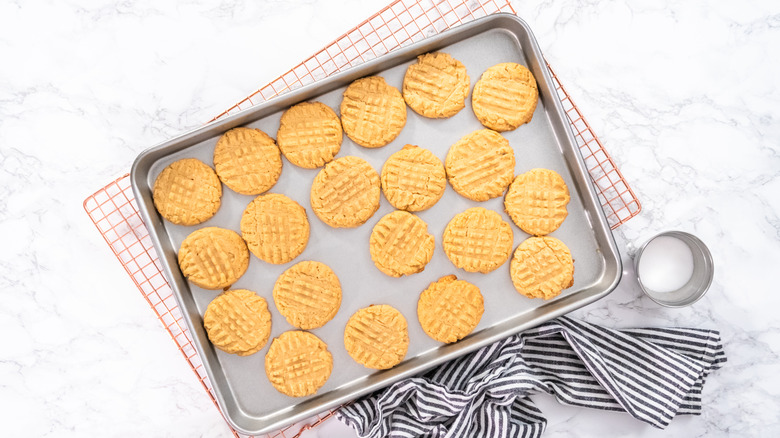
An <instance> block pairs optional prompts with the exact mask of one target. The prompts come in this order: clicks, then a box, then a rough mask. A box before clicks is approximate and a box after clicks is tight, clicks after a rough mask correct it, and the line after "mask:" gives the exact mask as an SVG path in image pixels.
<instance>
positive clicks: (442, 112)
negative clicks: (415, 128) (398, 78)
mask: <svg viewBox="0 0 780 438" xmlns="http://www.w3.org/2000/svg"><path fill="white" fill-rule="evenodd" d="M402 91H403V96H404V100H405V101H406V103H407V105H409V107H410V108H411V109H412V110H414V111H415V112H416V113H418V114H420V115H421V116H424V117H431V118H445V117H451V116H454V115H455V114H457V113H458V111H460V110H461V109H463V107H464V106H466V97H467V96H468V94H469V75H468V74H467V73H466V67H465V66H464V65H463V63H462V62H460V61H458V60H457V59H455V58H453V57H452V56H450V55H449V54H447V53H442V52H435V53H426V54H424V55H420V56H418V57H417V64H412V65H410V66H409V68H407V69H406V74H405V75H404V85H403V89H402Z"/></svg>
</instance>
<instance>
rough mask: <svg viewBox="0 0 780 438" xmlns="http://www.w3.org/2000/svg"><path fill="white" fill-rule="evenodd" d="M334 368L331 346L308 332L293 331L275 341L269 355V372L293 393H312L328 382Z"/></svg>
mask: <svg viewBox="0 0 780 438" xmlns="http://www.w3.org/2000/svg"><path fill="white" fill-rule="evenodd" d="M331 371H333V356H332V355H331V354H330V351H328V346H327V345H326V344H325V343H324V342H322V340H320V338H318V337H316V336H314V335H313V334H311V333H308V332H301V331H289V332H284V333H282V334H281V335H279V337H278V338H276V339H274V340H273V341H272V342H271V346H270V347H269V348H268V354H266V355H265V374H266V375H267V376H268V380H270V381H271V384H272V385H273V386H274V388H276V390H277V391H279V392H281V393H282V394H285V395H289V396H290V397H304V396H307V395H312V394H314V393H316V392H317V390H318V389H320V388H321V387H322V385H324V384H325V382H326V381H327V380H328V377H330V373H331Z"/></svg>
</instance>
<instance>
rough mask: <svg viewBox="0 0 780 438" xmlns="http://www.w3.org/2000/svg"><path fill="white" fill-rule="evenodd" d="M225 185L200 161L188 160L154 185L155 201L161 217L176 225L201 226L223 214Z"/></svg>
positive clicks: (167, 170) (170, 168) (174, 165)
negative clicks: (220, 210) (220, 208)
mask: <svg viewBox="0 0 780 438" xmlns="http://www.w3.org/2000/svg"><path fill="white" fill-rule="evenodd" d="M221 197H222V184H220V182H219V178H217V174H216V173H214V170H213V169H212V168H210V167H209V166H207V165H206V164H205V163H203V162H202V161H200V160H196V159H195V158H185V159H183V160H179V161H175V162H173V163H171V164H170V165H169V166H168V167H166V168H165V169H163V171H162V172H160V174H159V175H158V176H157V179H156V180H155V181H154V188H153V189H152V198H153V199H154V206H155V208H157V211H158V212H160V215H161V216H162V217H163V218H165V219H167V220H168V221H169V222H171V223H174V224H176V225H197V224H199V223H202V222H205V221H207V220H209V219H211V217H212V216H214V215H215V214H216V213H217V210H219V204H220V198H221Z"/></svg>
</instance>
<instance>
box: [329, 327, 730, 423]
mask: <svg viewBox="0 0 780 438" xmlns="http://www.w3.org/2000/svg"><path fill="white" fill-rule="evenodd" d="M725 361H726V356H725V354H724V352H723V346H722V344H721V340H720V333H719V332H717V331H715V330H704V329H692V328H644V329H629V330H615V329H608V328H604V327H599V326H596V325H593V324H589V323H586V322H583V321H577V320H574V319H571V318H568V317H560V318H557V319H554V320H551V321H549V322H547V323H545V324H543V325H541V326H539V327H537V328H534V329H532V330H528V331H526V332H523V333H520V334H518V335H515V336H511V337H509V338H507V339H504V340H502V341H499V342H496V343H494V344H491V345H488V346H486V347H483V348H482V349H480V350H477V351H476V352H474V353H471V354H468V355H466V356H463V357H461V358H459V359H456V360H454V361H451V362H448V363H445V364H443V365H440V366H439V367H438V368H435V369H433V370H432V371H430V372H428V373H427V374H425V375H422V376H420V377H412V378H408V379H404V380H401V381H398V382H396V383H395V384H393V385H391V386H390V387H388V388H386V389H384V390H381V391H378V392H375V393H373V394H370V395H368V396H366V397H363V398H360V399H358V400H356V401H354V402H352V403H350V404H348V405H347V406H345V407H343V408H341V409H340V410H339V412H338V414H337V415H338V418H339V419H340V420H341V421H343V422H345V423H346V424H348V425H350V426H351V427H353V428H354V429H355V430H356V431H357V433H358V435H359V436H361V437H385V436H390V437H418V436H428V437H472V436H473V437H477V436H479V437H539V436H541V434H542V432H544V428H545V426H546V424H547V422H546V421H545V419H544V417H543V416H542V413H541V411H539V409H537V408H536V406H534V404H533V402H531V400H530V399H529V398H528V396H529V395H531V394H534V393H538V392H546V393H549V394H552V395H554V396H555V397H556V398H557V399H558V401H559V402H560V403H563V404H567V405H574V406H584V407H589V408H596V409H605V410H611V411H625V412H628V413H629V414H630V415H631V416H633V417H634V418H636V419H638V420H641V421H644V422H646V423H649V424H652V425H653V426H656V427H658V428H664V427H666V426H667V425H669V422H670V421H671V420H672V419H673V418H674V417H675V415H679V414H691V415H698V414H700V412H701V389H702V386H703V385H704V379H705V378H706V377H707V374H709V373H710V372H711V371H712V370H715V369H718V368H720V367H721V365H722V364H723V363H724V362H725Z"/></svg>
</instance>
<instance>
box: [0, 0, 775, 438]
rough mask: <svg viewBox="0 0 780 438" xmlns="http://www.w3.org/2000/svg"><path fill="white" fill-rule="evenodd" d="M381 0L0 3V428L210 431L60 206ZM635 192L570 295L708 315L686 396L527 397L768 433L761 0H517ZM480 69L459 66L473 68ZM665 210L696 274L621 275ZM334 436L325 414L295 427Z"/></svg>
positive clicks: (60, 432) (103, 258)
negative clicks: (640, 404)
mask: <svg viewBox="0 0 780 438" xmlns="http://www.w3.org/2000/svg"><path fill="white" fill-rule="evenodd" d="M384 5H385V3H384V2H383V1H380V0H372V1H357V0H349V1H347V2H344V3H342V4H340V5H335V4H333V3H332V2H325V1H323V0H307V1H303V0H301V1H285V2H283V1H271V2H257V3H250V4H244V3H243V2H236V1H221V2H217V3H212V2H203V1H195V0H192V1H186V2H178V3H177V4H175V5H173V4H170V5H168V4H163V3H159V2H148V1H128V2H116V3H111V2H107V1H104V0H96V1H86V0H71V1H65V2H55V1H51V0H42V1H39V2H3V3H2V4H0V59H2V60H3V68H2V69H0V242H2V244H1V245H0V293H2V298H3V305H2V306H0V332H2V333H3V336H2V338H0V339H2V340H0V418H2V419H3V421H1V422H0V435H3V436H22V435H25V436H94V435H97V434H105V435H109V436H131V435H132V436H136V435H145V436H184V435H187V436H193V435H194V436H208V437H210V436H225V435H226V434H228V432H229V431H228V429H227V427H226V425H225V423H224V420H223V419H222V417H221V416H220V415H219V413H218V412H217V410H216V409H215V408H214V406H213V404H212V403H211V401H210V400H209V399H208V398H207V397H206V396H205V394H204V393H203V390H202V388H201V386H200V384H199V383H198V382H197V379H196V378H195V376H194V374H193V373H192V372H191V371H190V370H189V368H188V366H187V365H186V363H185V361H184V360H182V356H181V355H180V353H178V352H177V351H176V349H175V348H174V344H173V343H172V342H171V340H170V337H169V336H168V335H167V334H166V333H165V331H164V330H163V328H162V326H161V324H160V323H159V322H158V321H157V319H156V318H155V317H154V316H153V314H152V312H151V311H150V310H149V308H148V305H147V303H146V302H145V301H144V300H143V298H142V297H141V296H140V294H139V293H138V292H137V290H136V289H135V286H134V285H133V284H132V282H131V281H130V280H129V279H128V277H127V275H126V274H125V272H124V270H123V269H122V268H121V266H120V265H119V264H118V263H117V262H116V260H115V259H114V258H113V256H112V254H111V252H110V250H109V249H108V248H107V246H106V245H105V243H104V242H103V240H102V238H101V237H100V236H99V235H98V233H97V232H96V230H95V229H94V227H93V226H92V224H91V222H90V221H89V220H88V218H87V216H86V215H85V214H84V211H83V209H82V208H81V202H82V201H83V199H84V198H85V197H86V196H88V195H89V194H91V193H92V192H94V191H95V190H96V189H98V188H100V187H102V186H103V185H105V184H106V183H107V182H109V181H111V180H113V179H115V178H116V177H118V176H121V175H123V174H124V173H126V172H127V171H128V170H129V165H130V163H131V162H132V160H133V158H134V157H135V156H136V155H137V154H138V152H140V151H141V150H143V149H145V148H146V147H148V146H151V145H153V144H156V143H158V142H160V141H163V140H165V139H167V138H169V137H171V136H173V135H176V134H177V133H180V132H182V131H184V130H187V129H191V128H193V127H195V126H198V125H199V124H201V123H204V122H206V121H208V120H210V119H211V118H212V117H214V116H215V115H216V114H218V113H220V112H221V111H222V110H224V109H226V108H227V107H229V106H231V105H232V104H233V103H235V102H236V101H238V100H240V99H241V98H243V97H244V96H246V95H247V94H249V93H251V92H252V91H254V90H256V89H257V88H258V87H260V86H261V85H263V84H265V83H266V82H268V81H269V80H271V79H273V78H275V77H276V76H278V75H279V74H281V73H284V72H285V71H286V70H287V69H288V68H290V67H292V66H294V65H296V64H297V63H298V62H300V61H301V60H303V59H305V58H306V57H307V56H309V55H310V54H312V53H314V52H315V51H316V50H317V49H319V48H321V47H322V46H324V45H325V44H327V43H328V42H330V41H331V40H333V39H335V38H336V37H337V36H339V35H340V34H341V33H343V32H344V31H346V30H348V29H350V28H351V27H353V26H354V25H355V24H357V23H359V22H360V21H362V20H363V19H364V18H366V17H368V16H369V15H371V14H372V13H374V12H375V11H377V10H379V9H380V8H382V7H383V6H384ZM514 7H515V9H516V10H517V12H518V14H519V15H520V16H521V17H522V18H524V19H525V20H526V21H528V23H529V24H530V26H531V28H532V29H533V30H534V31H535V33H536V36H537V39H538V40H539V43H540V45H541V47H542V49H543V51H544V54H545V56H546V57H547V59H548V60H549V62H550V63H551V64H552V65H553V66H554V68H555V70H556V73H558V75H559V77H560V79H561V81H562V82H563V84H564V85H565V86H566V87H567V89H568V91H569V92H570V94H571V95H572V97H573V98H574V100H575V102H576V103H577V104H578V106H579V107H580V109H581V110H582V112H583V113H584V114H585V116H586V117H587V118H588V121H589V122H590V124H591V125H592V127H593V129H594V131H595V132H596V134H597V135H598V136H599V137H600V138H601V140H602V142H603V143H604V145H605V147H606V148H607V150H608V151H609V152H610V153H611V154H612V156H613V158H614V159H615V161H616V163H617V164H618V166H619V167H620V169H621V171H622V172H623V174H624V175H625V177H626V179H627V180H628V181H629V183H630V184H631V186H632V188H633V189H634V191H635V192H636V194H637V196H638V197H639V199H640V201H641V202H642V204H643V211H642V213H641V214H640V215H639V216H638V217H636V218H634V219H632V220H630V221H629V222H628V223H626V224H625V225H623V226H621V227H620V228H618V229H617V230H616V231H615V236H616V239H617V240H618V246H619V248H620V249H621V252H622V253H623V256H624V261H625V262H626V263H625V266H626V272H625V275H624V279H623V282H622V283H621V285H620V286H619V288H618V289H617V290H616V291H615V292H614V293H612V294H611V295H610V296H609V297H607V298H606V299H604V300H601V301H599V302H596V303H594V304H592V305H590V306H587V307H585V308H583V309H581V310H579V311H577V312H575V315H574V316H576V317H580V318H584V319H586V320H588V321H590V322H594V323H598V324H603V325H607V326H610V327H628V326H642V325H681V326H695V327H710V328H717V329H719V330H721V333H722V336H723V340H724V342H725V344H726V347H725V348H726V353H727V355H728V356H729V362H728V363H727V364H726V366H725V367H724V368H723V369H721V370H719V371H717V372H715V373H714V374H713V375H711V376H710V377H709V379H708V382H707V384H706V385H705V388H704V394H703V400H704V404H705V408H704V412H703V415H702V416H700V417H681V418H677V419H675V420H674V421H673V423H672V425H671V426H670V427H669V428H668V429H667V430H666V431H658V430H655V429H653V428H652V427H650V426H646V425H644V424H642V423H639V422H637V421H635V420H633V419H631V418H630V417H628V416H627V415H623V414H618V413H608V412H601V411H594V410H587V409H580V408H571V407H565V406H561V405H559V404H557V403H556V402H555V401H554V400H553V399H552V398H551V397H549V396H544V395H540V396H537V397H536V401H537V403H538V404H539V406H540V407H541V408H542V410H543V411H544V413H545V415H546V417H547V419H548V421H549V426H548V430H547V432H546V436H549V437H567V436H594V435H598V436H648V437H650V436H659V437H661V436H663V437H691V436H777V435H778V434H780V414H778V413H779V412H780V406H778V401H777V400H778V399H780V377H778V375H780V373H778V371H780V366H778V363H779V362H780V360H778V353H779V352H780V317H778V311H777V309H778V308H780V294H777V293H776V289H777V287H776V280H775V279H774V277H775V275H774V274H775V271H776V270H777V267H778V265H780V218H778V214H779V213H780V178H779V176H780V123H778V116H777V114H778V113H777V108H778V107H780V87H778V80H777V78H778V77H780V61H778V59H777V51H778V49H780V10H778V8H777V7H776V5H775V4H774V3H773V2H771V1H752V2H725V1H719V2H714V3H713V2H703V1H695V2H673V1H661V2H628V1H614V2H592V1H575V0H565V1H560V2H550V1H547V2H534V3H531V2H515V3H514ZM474 74H478V73H476V72H475V73H474ZM669 229H679V230H683V231H688V232H692V233H694V234H696V235H697V236H699V237H700V238H701V239H702V240H703V241H704V242H706V243H707V244H708V245H709V247H710V249H711V251H712V253H713V257H714V260H715V266H716V274H715V279H714V282H713V284H712V287H711V289H710V291H709V293H708V294H707V295H706V297H705V298H704V299H702V300H701V301H699V302H697V303H696V304H695V305H694V306H692V307H690V308H686V309H677V310H672V309H665V308H661V307H659V306H658V305H656V304H654V303H653V302H652V301H650V300H649V299H648V298H645V297H644V296H642V294H641V292H640V291H639V289H638V287H637V286H636V284H635V282H634V281H632V279H631V278H632V277H631V276H632V268H631V264H630V255H631V254H632V253H633V251H634V250H635V249H636V248H637V247H638V246H639V245H641V243H642V242H644V241H645V240H646V239H647V238H649V237H651V236H652V235H654V234H656V233H658V232H660V231H663V230H669ZM304 436H308V437H314V436H345V437H348V436H353V435H352V434H351V432H350V430H349V429H347V428H345V427H344V426H343V425H341V424H340V423H338V422H337V421H329V422H328V423H326V424H325V426H324V427H322V428H320V429H317V430H315V431H311V432H308V433H307V434H306V435H304Z"/></svg>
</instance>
